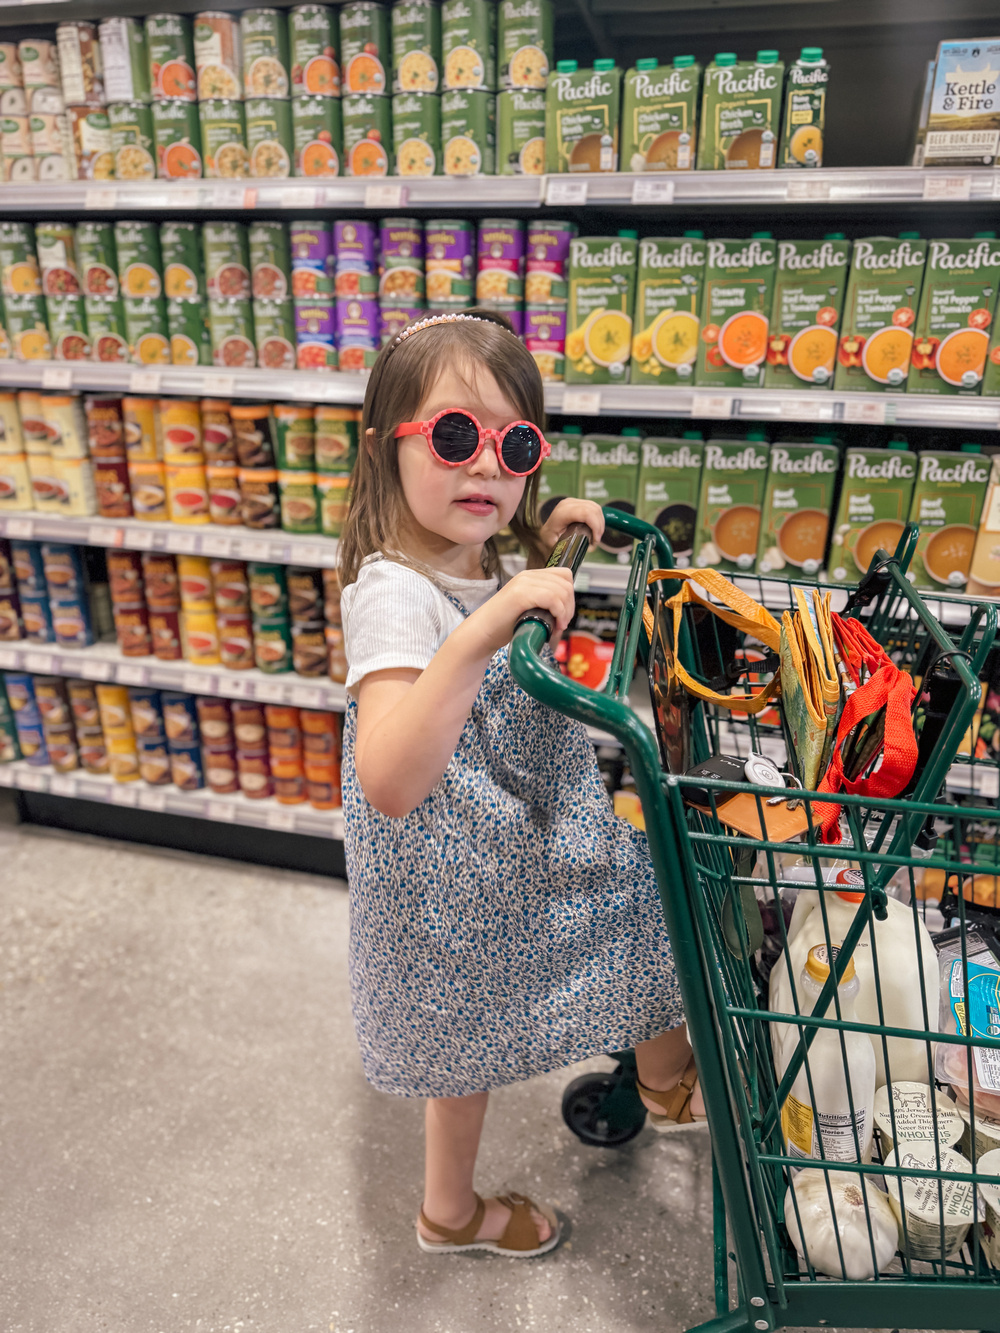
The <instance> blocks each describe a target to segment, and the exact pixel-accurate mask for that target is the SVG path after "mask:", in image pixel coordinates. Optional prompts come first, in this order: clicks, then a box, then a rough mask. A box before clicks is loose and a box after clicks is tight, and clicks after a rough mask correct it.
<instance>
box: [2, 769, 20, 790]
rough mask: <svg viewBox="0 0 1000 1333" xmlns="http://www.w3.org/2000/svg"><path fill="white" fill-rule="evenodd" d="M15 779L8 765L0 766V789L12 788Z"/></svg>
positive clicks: (14, 774) (15, 775)
mask: <svg viewBox="0 0 1000 1333" xmlns="http://www.w3.org/2000/svg"><path fill="white" fill-rule="evenodd" d="M16 777H17V774H16V773H15V772H13V771H12V769H11V766H10V765H9V764H0V787H13V786H14V779H15V778H16Z"/></svg>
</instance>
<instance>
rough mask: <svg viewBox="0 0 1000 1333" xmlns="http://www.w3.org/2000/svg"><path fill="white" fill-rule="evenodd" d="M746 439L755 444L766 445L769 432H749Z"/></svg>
mask: <svg viewBox="0 0 1000 1333" xmlns="http://www.w3.org/2000/svg"><path fill="white" fill-rule="evenodd" d="M746 439H748V440H753V441H754V443H755V444H766V443H767V432H766V431H763V430H748V431H747V433H746Z"/></svg>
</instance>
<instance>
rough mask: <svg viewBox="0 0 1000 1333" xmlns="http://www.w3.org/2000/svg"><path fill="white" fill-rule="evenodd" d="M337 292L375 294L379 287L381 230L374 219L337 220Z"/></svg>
mask: <svg viewBox="0 0 1000 1333" xmlns="http://www.w3.org/2000/svg"><path fill="white" fill-rule="evenodd" d="M333 250H334V255H335V258H336V271H337V295H338V296H339V297H340V296H343V297H350V296H374V295H375V293H376V292H377V291H378V232H377V231H376V228H375V223H374V222H365V221H359V220H358V219H354V218H344V219H341V220H340V221H339V222H335V223H334V224H333Z"/></svg>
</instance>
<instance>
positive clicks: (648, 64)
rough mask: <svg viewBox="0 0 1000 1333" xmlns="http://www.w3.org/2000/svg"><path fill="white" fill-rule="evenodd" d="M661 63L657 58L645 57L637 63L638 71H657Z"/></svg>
mask: <svg viewBox="0 0 1000 1333" xmlns="http://www.w3.org/2000/svg"><path fill="white" fill-rule="evenodd" d="M659 63H660V62H659V61H658V60H657V58H656V56H643V58H642V59H641V60H637V61H636V62H635V67H636V69H656V67H657V65H658V64H659Z"/></svg>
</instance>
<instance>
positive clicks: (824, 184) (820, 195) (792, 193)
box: [785, 175, 830, 199]
mask: <svg viewBox="0 0 1000 1333" xmlns="http://www.w3.org/2000/svg"><path fill="white" fill-rule="evenodd" d="M785 198H786V199H829V198H830V182H829V181H824V180H817V179H816V177H815V176H810V175H804V176H803V175H800V176H796V178H795V179H794V180H790V181H789V182H788V187H787V189H786V191H785Z"/></svg>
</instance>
